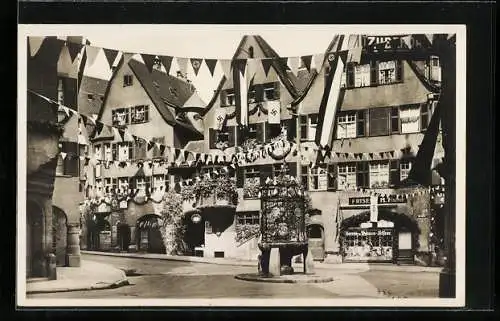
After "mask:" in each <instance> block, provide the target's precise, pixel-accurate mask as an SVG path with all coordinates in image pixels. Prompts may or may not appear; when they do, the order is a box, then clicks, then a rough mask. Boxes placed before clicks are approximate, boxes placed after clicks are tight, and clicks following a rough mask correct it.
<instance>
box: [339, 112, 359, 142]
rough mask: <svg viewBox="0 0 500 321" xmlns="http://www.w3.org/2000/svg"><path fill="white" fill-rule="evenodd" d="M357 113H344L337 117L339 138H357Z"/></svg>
mask: <svg viewBox="0 0 500 321" xmlns="http://www.w3.org/2000/svg"><path fill="white" fill-rule="evenodd" d="M356 124H357V123H356V112H346V113H342V114H340V115H339V116H338V117H337V138H356V133H357V125H356Z"/></svg>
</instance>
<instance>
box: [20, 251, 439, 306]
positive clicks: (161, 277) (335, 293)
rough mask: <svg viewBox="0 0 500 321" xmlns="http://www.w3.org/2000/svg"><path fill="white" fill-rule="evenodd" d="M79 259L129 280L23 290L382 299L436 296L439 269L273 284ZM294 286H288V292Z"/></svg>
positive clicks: (203, 268) (197, 267) (166, 265)
mask: <svg viewBox="0 0 500 321" xmlns="http://www.w3.org/2000/svg"><path fill="white" fill-rule="evenodd" d="M83 259H84V260H92V261H96V262H101V263H106V264H110V265H113V266H114V267H117V268H120V269H129V270H135V272H136V275H133V276H129V277H128V279H129V281H130V285H127V286H123V287H119V288H115V289H106V290H94V291H75V292H66V293H47V294H33V295H28V298H88V299H90V298H113V299H116V298H171V299H173V298H175V299H182V298H297V294H298V293H299V294H300V295H301V297H304V298H324V299H327V298H363V297H364V298H384V297H385V298H387V297H410V298H411V297H437V288H438V273H434V272H420V273H414V272H408V271H406V272H405V271H404V269H405V267H401V271H375V270H368V271H352V272H351V271H349V270H347V269H344V270H342V271H328V270H322V271H319V270H318V272H317V273H321V274H329V275H331V276H333V277H334V281H333V282H328V283H321V284H277V283H259V282H249V281H242V280H237V279H235V278H234V276H235V275H236V274H240V273H253V272H255V268H253V267H249V266H230V265H217V264H207V263H191V262H179V261H166V260H157V259H140V258H122V257H109V256H98V255H84V256H83ZM291 288H293V291H291Z"/></svg>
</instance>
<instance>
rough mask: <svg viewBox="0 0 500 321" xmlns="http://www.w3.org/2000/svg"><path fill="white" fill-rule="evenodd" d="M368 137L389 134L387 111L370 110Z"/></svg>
mask: <svg viewBox="0 0 500 321" xmlns="http://www.w3.org/2000/svg"><path fill="white" fill-rule="evenodd" d="M369 121H370V136H381V135H388V134H389V109H388V108H372V109H370V120H369Z"/></svg>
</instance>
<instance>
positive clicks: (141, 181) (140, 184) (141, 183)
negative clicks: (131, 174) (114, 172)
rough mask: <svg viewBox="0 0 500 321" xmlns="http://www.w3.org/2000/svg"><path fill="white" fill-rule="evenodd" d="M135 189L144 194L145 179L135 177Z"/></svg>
mask: <svg viewBox="0 0 500 321" xmlns="http://www.w3.org/2000/svg"><path fill="white" fill-rule="evenodd" d="M135 188H137V189H138V190H141V191H143V192H146V179H145V178H144V177H137V178H136V179H135Z"/></svg>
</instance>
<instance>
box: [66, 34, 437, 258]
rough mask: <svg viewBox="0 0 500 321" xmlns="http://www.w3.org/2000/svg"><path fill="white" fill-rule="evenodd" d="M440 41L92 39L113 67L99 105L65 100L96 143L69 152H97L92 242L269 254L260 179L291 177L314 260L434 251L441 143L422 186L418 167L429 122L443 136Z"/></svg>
mask: <svg viewBox="0 0 500 321" xmlns="http://www.w3.org/2000/svg"><path fill="white" fill-rule="evenodd" d="M431 41H432V37H431V38H429V37H428V35H405V36H400V37H389V38H386V37H384V38H378V37H366V36H361V35H351V36H348V35H347V36H344V35H338V36H335V37H334V38H333V40H332V42H331V43H330V45H329V46H328V47H327V48H326V50H325V53H321V54H315V55H310V56H303V57H280V56H279V55H278V53H276V52H275V51H274V50H273V49H272V48H271V47H270V46H269V44H267V43H266V42H265V41H264V39H262V38H261V37H260V36H245V37H243V39H242V41H241V43H240V45H239V46H238V48H237V50H236V53H235V54H234V57H233V59H231V60H229V59H227V60H226V59H219V60H217V59H201V58H182V57H169V56H159V55H151V54H133V53H127V52H119V51H116V50H110V49H105V48H95V47H91V46H86V49H87V54H86V56H84V57H86V59H87V60H86V62H85V69H87V68H91V69H92V70H93V69H95V70H98V69H99V70H101V69H102V68H104V67H105V73H106V75H102V72H103V71H102V70H101V75H100V76H99V77H100V78H103V79H107V80H106V81H105V82H103V84H105V87H106V88H105V90H102V89H99V90H94V91H95V92H96V93H97V92H104V94H103V95H102V97H101V96H99V94H88V97H87V98H88V102H91V101H92V102H93V101H94V99H95V98H96V95H97V98H99V97H101V98H99V99H101V100H102V104H101V105H102V106H101V107H99V108H95V106H96V105H94V104H89V103H88V102H87V103H86V108H87V109H89V108H90V109H92V108H94V109H95V110H93V111H88V110H85V111H84V110H80V109H76V110H78V112H76V113H75V112H74V111H71V108H68V107H64V106H63V107H64V108H62V111H63V112H66V113H69V114H71V115H75V116H76V118H77V121H78V123H79V124H80V126H78V127H79V131H78V134H77V137H79V140H80V139H81V141H83V142H86V143H85V146H86V148H84V151H83V152H82V151H78V152H73V153H67V154H66V155H71V154H75V155H78V156H77V158H79V159H80V160H83V161H84V164H85V165H84V166H83V174H82V175H83V178H84V183H83V188H82V194H83V195H84V198H85V200H84V202H83V206H82V208H83V210H82V223H83V224H82V225H83V231H82V243H81V244H82V247H83V248H87V249H92V250H115V251H152V252H161V253H165V252H168V253H175V254H184V255H199V256H205V257H237V258H246V259H256V258H257V256H258V254H259V247H258V243H259V241H260V240H261V238H262V235H261V234H260V228H259V226H260V224H261V223H262V215H261V209H262V204H261V199H260V196H261V195H259V191H260V189H261V187H262V186H263V185H264V183H265V182H266V180H268V179H271V180H272V179H274V178H276V177H278V176H280V175H283V174H286V175H289V176H291V177H295V179H296V181H297V182H298V183H299V184H301V185H302V186H303V187H304V189H305V190H306V193H307V195H308V196H307V197H308V199H310V204H311V206H310V208H308V209H307V213H306V231H307V234H306V235H307V239H308V243H309V248H310V250H311V253H312V256H313V258H314V259H315V260H320V261H325V260H326V261H330V262H359V261H384V262H395V263H397V262H400V263H401V262H410V263H414V262H418V263H421V264H429V262H430V259H429V257H431V256H432V255H431V254H432V252H433V248H434V247H433V244H434V243H435V241H434V238H435V237H434V238H433V235H434V234H435V233H433V232H432V231H431V225H432V223H431V221H432V220H431V214H430V213H431V208H430V207H429V206H430V203H431V202H430V194H429V188H427V187H428V186H431V185H440V184H441V183H442V182H441V178H440V177H439V175H438V174H437V171H436V170H434V171H433V169H434V168H435V167H436V165H437V164H438V163H439V162H440V161H441V158H442V157H443V151H442V148H441V144H439V143H438V144H436V143H435V142H434V144H431V145H432V146H431V149H432V151H431V154H432V155H434V156H432V158H433V159H434V161H432V164H429V166H428V168H427V169H426V170H425V171H424V172H425V173H424V175H426V177H427V176H428V177H427V178H428V179H427V178H426V182H427V183H426V184H424V185H425V187H424V186H421V185H412V181H411V180H409V179H408V176H409V174H410V172H411V170H412V163H413V160H414V158H415V157H416V155H417V153H419V151H420V147H421V145H422V146H423V145H425V146H427V145H429V144H427V143H426V142H425V141H424V136H425V137H427V136H428V135H426V134H425V133H426V132H429V131H431V130H432V131H433V132H434V131H435V132H436V135H437V137H438V138H439V137H440V136H439V118H438V117H434V116H435V115H436V113H435V110H437V108H438V106H439V97H440V95H439V94H440V61H439V56H438V55H437V54H435V53H433V51H432V45H431ZM89 48H91V49H90V51H89ZM88 52H90V53H91V56H92V57H93V58H92V59H91V60H88V59H89V58H88V57H89V53H88ZM95 63H99V64H100V65H101V67H100V68H98V69H96V68H94V67H95V66H94V65H93V64H95ZM93 66H94V67H93ZM103 66H104V67H103ZM106 68H107V69H106ZM95 73H96V71H93V72H85V71H84V72H83V75H84V76H82V77H85V74H87V75H88V77H91V78H93V79H97V78H99V77H98V76H97V75H96V74H95ZM108 76H109V77H108ZM96 77H97V78H96ZM82 79H83V78H82ZM80 88H83V87H80ZM82 95H83V94H82V89H80V91H79V95H78V97H79V99H78V102H77V103H76V104H77V105H78V106H79V105H80V104H83V100H84V99H82V97H83V96H82ZM91 98H92V99H91ZM64 104H69V103H68V102H67V101H64ZM87 138H88V140H87ZM426 148H427V149H428V147H426ZM78 153H79V154H78ZM66 157H67V156H66ZM283 162H286V164H287V166H282V164H283ZM167 195H170V196H167ZM173 195H177V196H178V197H174V196H173ZM174 199H176V200H177V201H179V202H180V203H181V204H182V206H181V209H182V210H181V211H180V213H179V214H175V215H174V214H172V215H174V217H171V216H169V215H170V214H169V213H170V212H171V211H172V210H173V209H172V207H171V204H170V202H174ZM169 204H170V205H169ZM167 221H168V222H171V223H166V222H167ZM172 222H176V223H175V224H174V223H172ZM173 225H175V226H176V227H175V228H173V227H172V226H173ZM431 234H432V235H431Z"/></svg>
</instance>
